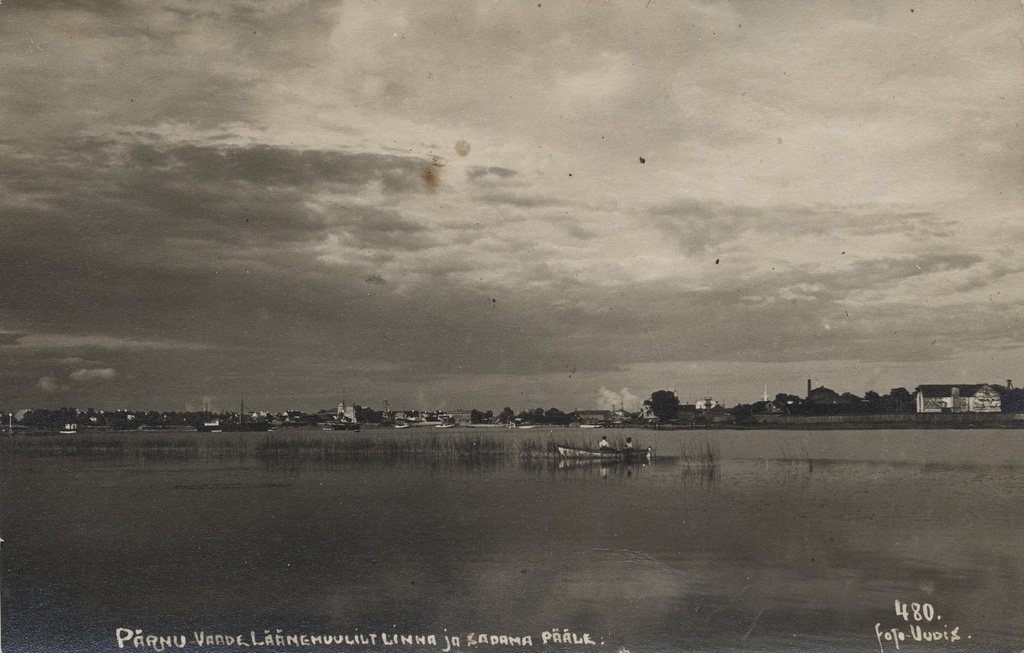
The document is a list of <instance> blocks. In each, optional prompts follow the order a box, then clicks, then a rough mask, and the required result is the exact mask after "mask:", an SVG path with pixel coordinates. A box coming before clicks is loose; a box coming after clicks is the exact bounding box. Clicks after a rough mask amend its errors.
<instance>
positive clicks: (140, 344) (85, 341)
mask: <svg viewBox="0 0 1024 653" xmlns="http://www.w3.org/2000/svg"><path fill="white" fill-rule="evenodd" d="M15 343H16V344H14V345H5V346H3V347H4V348H10V347H18V348H25V349H93V348H94V349H112V350H146V349H150V350H155V349H182V350H190V351H199V350H203V349H207V347H206V346H205V345H201V344H196V343H188V342H175V341H171V340H137V339H134V338H119V337H115V336H99V335H71V334H57V333H36V334H29V335H23V336H19V337H18V338H16V339H15ZM76 360H79V359H77V358H69V359H67V360H66V361H65V362H71V361H76Z"/></svg>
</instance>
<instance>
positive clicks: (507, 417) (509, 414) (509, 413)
mask: <svg viewBox="0 0 1024 653" xmlns="http://www.w3.org/2000/svg"><path fill="white" fill-rule="evenodd" d="M515 417H516V413H515V411H513V410H512V409H511V408H509V407H508V406H505V408H504V409H503V410H502V411H501V413H500V414H499V415H498V422H499V423H500V424H508V423H509V422H511V421H512V420H514V419H515Z"/></svg>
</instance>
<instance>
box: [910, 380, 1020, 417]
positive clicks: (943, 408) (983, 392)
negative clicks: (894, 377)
mask: <svg viewBox="0 0 1024 653" xmlns="http://www.w3.org/2000/svg"><path fill="white" fill-rule="evenodd" d="M1002 409H1003V406H1002V397H1001V396H1000V395H999V392H998V391H997V390H996V389H995V388H994V387H992V386H991V385H989V384H987V383H976V384H968V383H961V384H958V385H919V386H917V412H919V413H998V412H1000V411H1001V410H1002Z"/></svg>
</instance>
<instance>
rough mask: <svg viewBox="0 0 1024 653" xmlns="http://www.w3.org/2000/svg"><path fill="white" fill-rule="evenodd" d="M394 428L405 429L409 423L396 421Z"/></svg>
mask: <svg viewBox="0 0 1024 653" xmlns="http://www.w3.org/2000/svg"><path fill="white" fill-rule="evenodd" d="M395 428H396V429H407V428H409V423H408V422H398V423H396V424H395Z"/></svg>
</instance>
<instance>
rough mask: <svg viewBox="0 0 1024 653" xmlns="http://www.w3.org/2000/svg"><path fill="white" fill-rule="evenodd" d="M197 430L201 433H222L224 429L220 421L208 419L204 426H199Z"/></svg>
mask: <svg viewBox="0 0 1024 653" xmlns="http://www.w3.org/2000/svg"><path fill="white" fill-rule="evenodd" d="M196 430H197V431H199V432H200V433H220V432H221V431H223V430H224V429H223V427H221V425H220V420H219V419H208V420H206V421H205V422H203V423H202V424H197V425H196Z"/></svg>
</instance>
